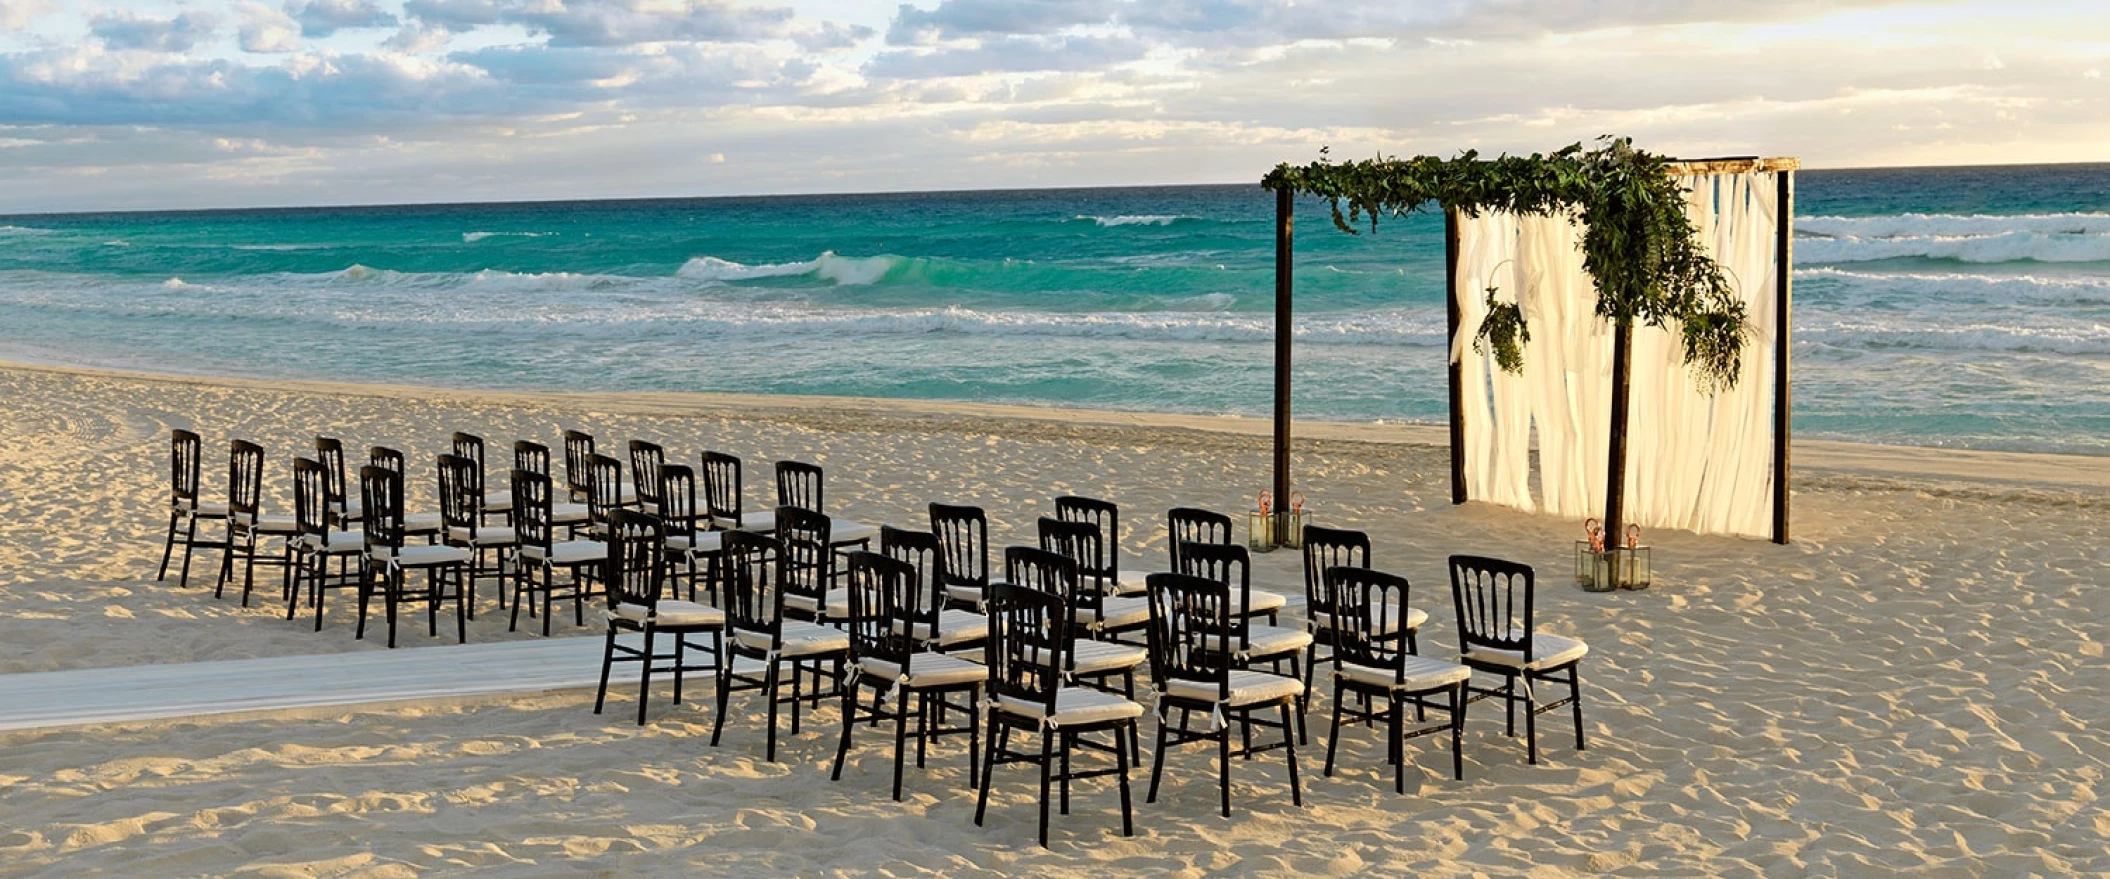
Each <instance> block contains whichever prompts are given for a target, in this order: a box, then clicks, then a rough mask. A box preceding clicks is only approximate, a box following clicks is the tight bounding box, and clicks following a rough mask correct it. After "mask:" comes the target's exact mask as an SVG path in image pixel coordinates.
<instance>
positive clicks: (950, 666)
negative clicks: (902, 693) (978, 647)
mask: <svg viewBox="0 0 2110 879" xmlns="http://www.w3.org/2000/svg"><path fill="white" fill-rule="evenodd" d="M858 665H859V666H861V667H862V668H863V669H864V673H865V674H868V675H872V676H874V677H877V678H880V679H881V680H886V681H895V682H898V683H901V684H902V685H904V686H908V687H912V688H913V687H950V686H958V685H960V684H972V683H975V682H977V681H981V680H983V679H986V678H988V677H989V669H988V668H987V667H985V666H980V665H976V664H974V663H972V662H968V661H967V660H965V659H961V658H959V657H957V656H947V655H945V654H943V653H918V654H916V655H915V656H912V657H910V658H909V664H908V667H909V671H910V672H912V673H913V674H912V675H911V676H910V678H909V679H908V680H902V678H901V667H900V666H898V665H895V664H893V663H891V662H888V661H886V660H884V659H872V658H866V659H863V660H861V661H859V662H858Z"/></svg>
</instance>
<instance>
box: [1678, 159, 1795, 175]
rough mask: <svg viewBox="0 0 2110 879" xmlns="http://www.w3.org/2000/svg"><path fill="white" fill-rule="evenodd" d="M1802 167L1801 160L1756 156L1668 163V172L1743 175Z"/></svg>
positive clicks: (1792, 169) (1793, 169)
mask: <svg viewBox="0 0 2110 879" xmlns="http://www.w3.org/2000/svg"><path fill="white" fill-rule="evenodd" d="M1801 167H1802V160H1801V159H1796V158H1791V157H1775V158H1766V159H1762V158H1759V157H1757V156H1734V157H1729V158H1720V159H1686V160H1682V161H1677V162H1672V163H1670V172H1671V173H1672V174H1677V175H1681V176H1682V175H1686V174H1743V173H1745V172H1749V171H1759V172H1767V171H1795V170H1798V169H1800V168H1801Z"/></svg>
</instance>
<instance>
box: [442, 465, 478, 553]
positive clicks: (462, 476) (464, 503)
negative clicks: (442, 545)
mask: <svg viewBox="0 0 2110 879" xmlns="http://www.w3.org/2000/svg"><path fill="white" fill-rule="evenodd" d="M437 464H438V467H439V492H440V524H442V525H444V526H445V527H446V531H447V534H448V536H449V537H450V538H452V537H466V538H468V539H471V540H473V539H475V537H476V528H477V525H478V524H479V523H481V522H482V521H483V513H484V487H483V480H482V479H481V478H480V477H478V475H477V467H476V462H475V461H474V460H472V459H470V458H468V457H466V456H463V455H441V456H439V458H438V459H437Z"/></svg>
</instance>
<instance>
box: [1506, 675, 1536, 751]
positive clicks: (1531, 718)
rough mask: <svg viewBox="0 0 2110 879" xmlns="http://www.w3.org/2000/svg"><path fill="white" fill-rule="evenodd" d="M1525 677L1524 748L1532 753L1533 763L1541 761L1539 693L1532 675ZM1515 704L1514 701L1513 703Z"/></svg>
mask: <svg viewBox="0 0 2110 879" xmlns="http://www.w3.org/2000/svg"><path fill="white" fill-rule="evenodd" d="M1523 678H1524V750H1525V753H1527V754H1529V755H1530V762H1531V765H1533V766H1537V765H1538V763H1539V703H1538V694H1537V693H1536V692H1535V690H1534V688H1533V687H1532V686H1531V677H1530V676H1529V675H1525V676H1523ZM1512 704H1514V703H1512Z"/></svg>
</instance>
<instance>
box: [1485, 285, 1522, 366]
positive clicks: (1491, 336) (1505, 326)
mask: <svg viewBox="0 0 2110 879" xmlns="http://www.w3.org/2000/svg"><path fill="white" fill-rule="evenodd" d="M1530 341H1531V327H1530V326H1528V325H1526V324H1525V323H1524V309H1523V308H1521V307H1519V306H1518V305H1517V304H1516V303H1514V302H1496V301H1495V288H1493V287H1489V288H1487V317H1486V319H1484V320H1482V321H1480V333H1479V335H1476V336H1474V337H1473V353H1475V354H1486V353H1487V350H1488V348H1493V349H1494V352H1495V365H1496V366H1499V367H1502V371H1503V372H1508V373H1522V372H1523V371H1524V345H1525V344H1526V343H1528V342H1530Z"/></svg>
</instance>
